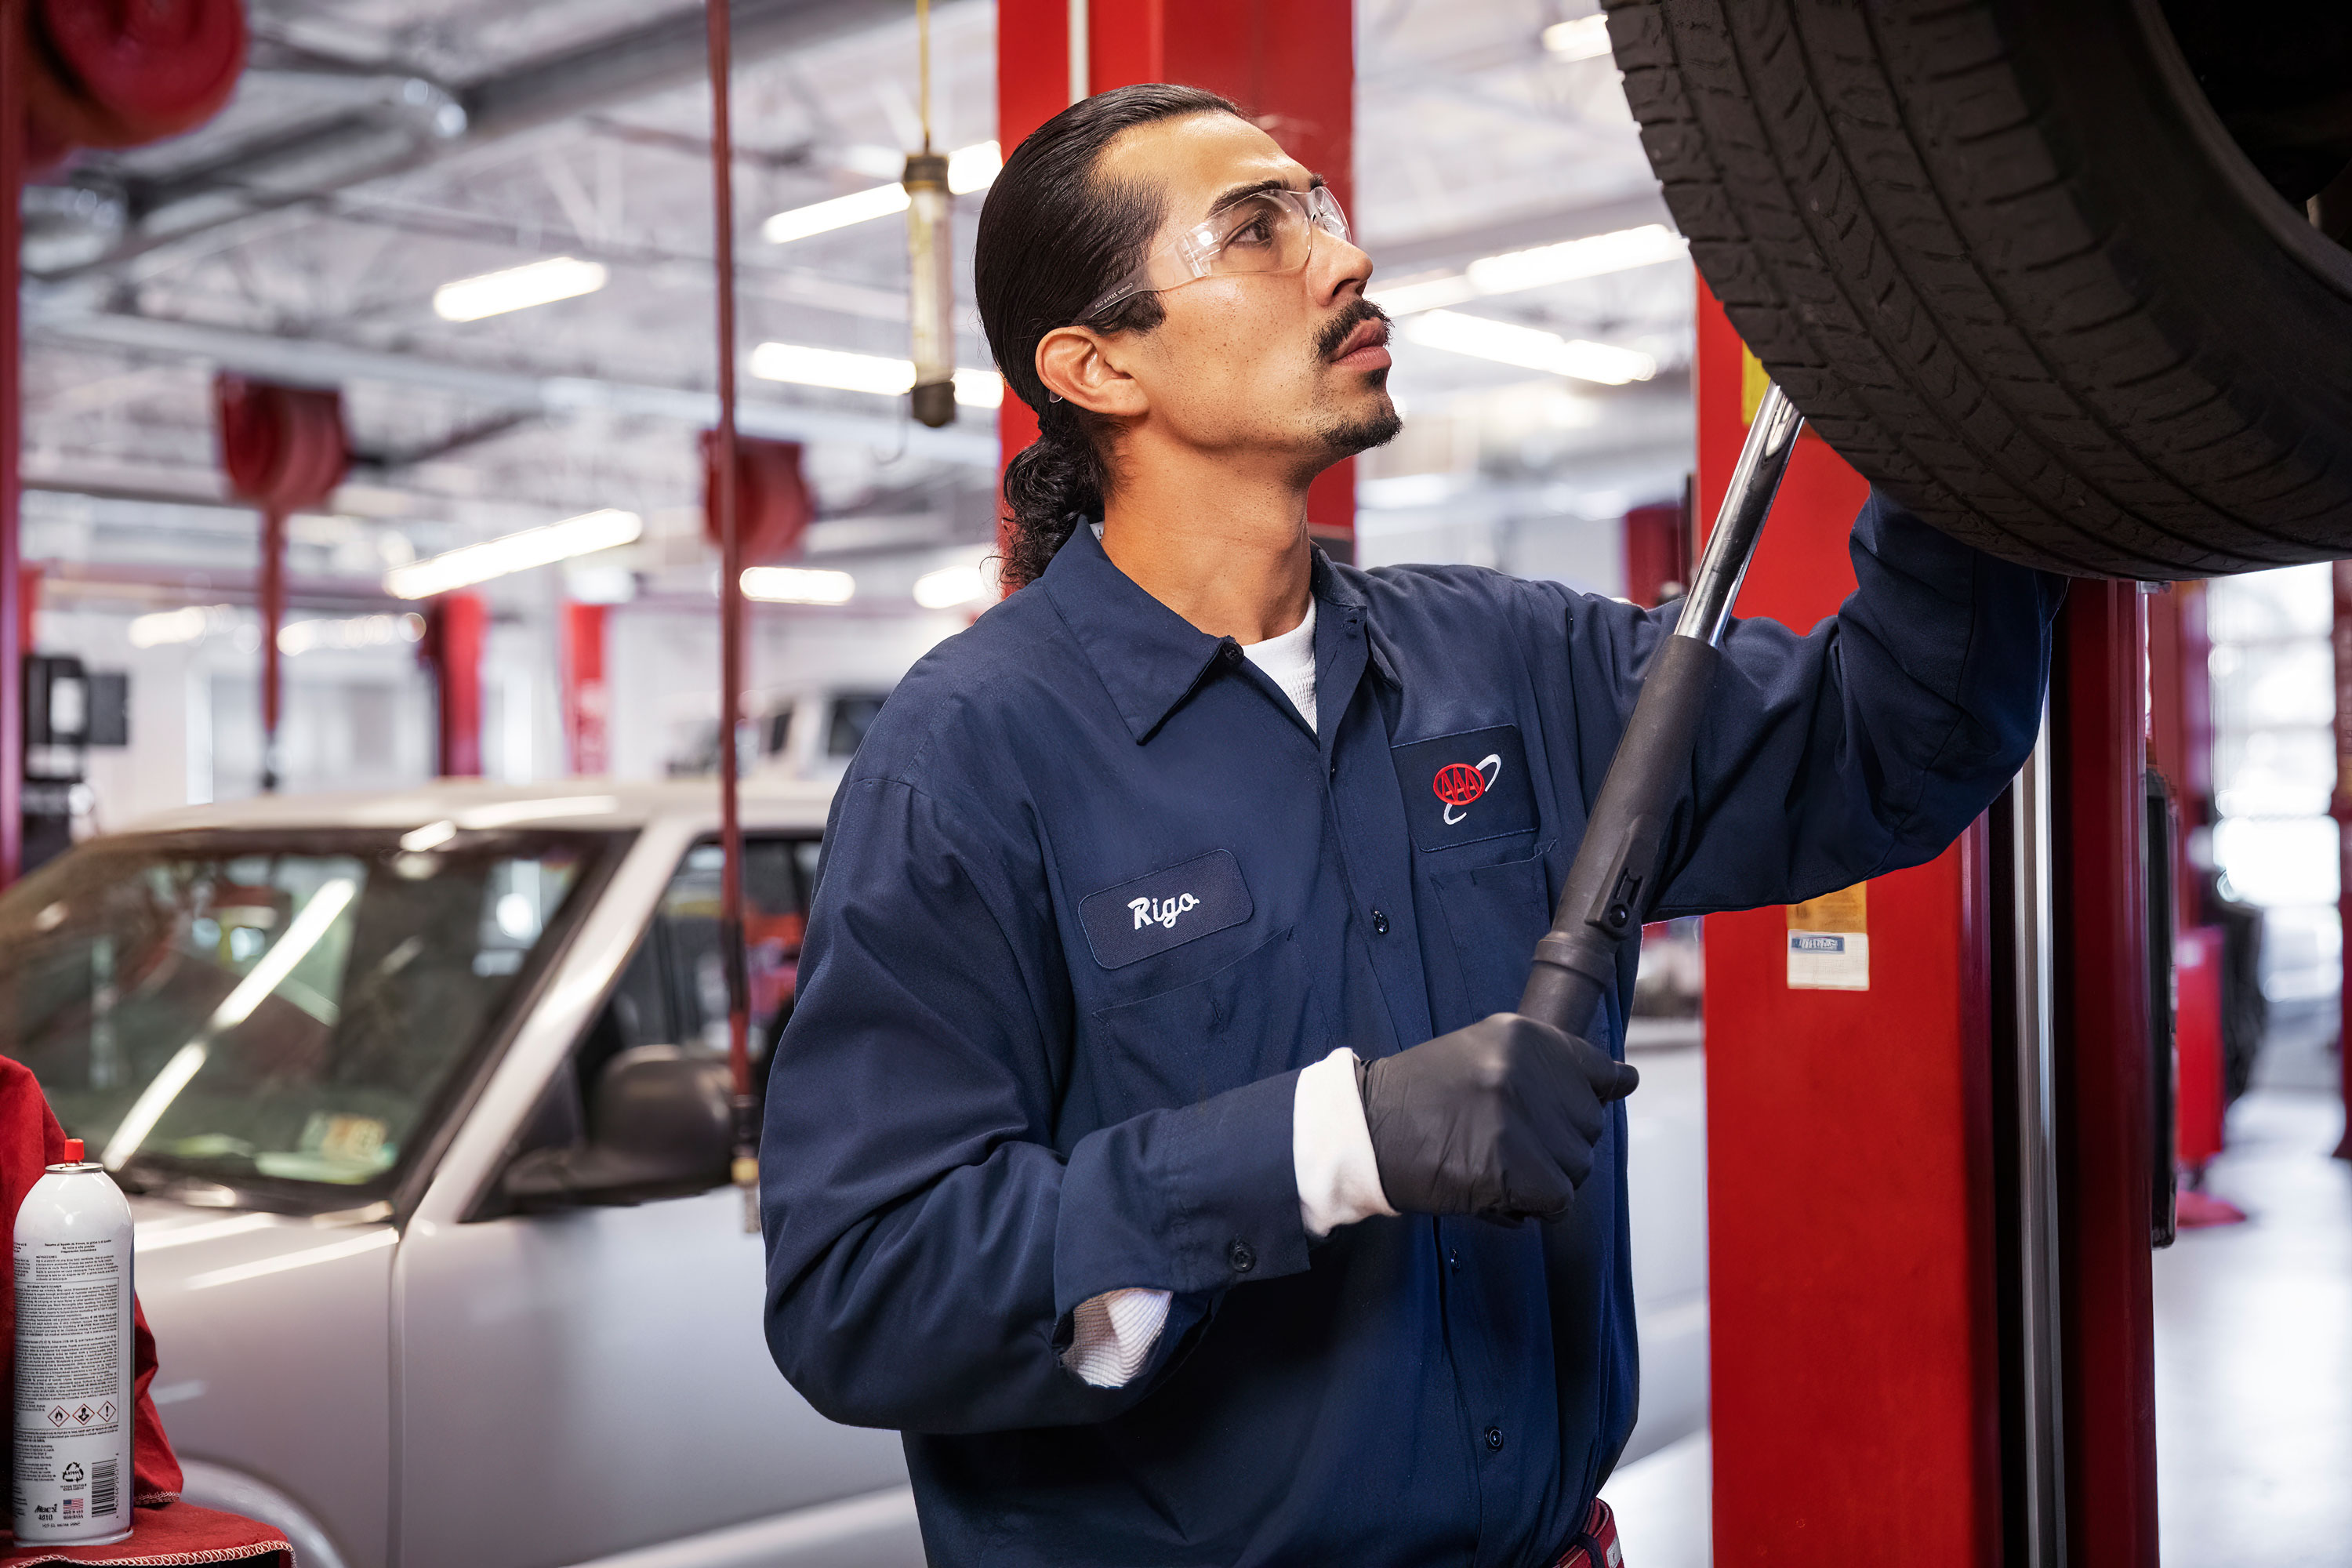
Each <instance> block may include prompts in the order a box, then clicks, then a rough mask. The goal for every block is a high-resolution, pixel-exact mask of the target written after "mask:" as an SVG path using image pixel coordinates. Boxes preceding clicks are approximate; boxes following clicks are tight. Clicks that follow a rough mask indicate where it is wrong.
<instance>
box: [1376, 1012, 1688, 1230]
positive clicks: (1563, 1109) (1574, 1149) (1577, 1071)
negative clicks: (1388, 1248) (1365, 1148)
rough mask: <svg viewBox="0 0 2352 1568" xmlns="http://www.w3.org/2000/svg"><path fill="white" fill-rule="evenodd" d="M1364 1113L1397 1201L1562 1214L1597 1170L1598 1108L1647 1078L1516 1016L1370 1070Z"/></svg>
mask: <svg viewBox="0 0 2352 1568" xmlns="http://www.w3.org/2000/svg"><path fill="white" fill-rule="evenodd" d="M1360 1081H1361V1084H1362V1087H1363V1091H1364V1121H1365V1124H1366V1125H1367V1126H1369V1127H1370V1129H1371V1133H1372V1155H1373V1157H1374V1158H1375V1159H1376V1160H1377V1161H1378V1162H1379V1163H1380V1169H1381V1191H1382V1192H1384V1193H1385V1194H1388V1200H1389V1206H1390V1207H1391V1208H1394V1209H1397V1210H1399V1211H1400V1212H1402V1213H1405V1214H1474V1215H1487V1216H1490V1217H1493V1218H1497V1219H1524V1218H1528V1217H1535V1218H1549V1217H1551V1216H1553V1215H1560V1214H1565V1213H1566V1212H1567V1211H1568V1205H1570V1203H1571V1202H1572V1201H1573V1200H1574V1199H1575V1196H1576V1189H1577V1188H1579V1187H1580V1186H1582V1185H1583V1184H1584V1178H1585V1177H1586V1176H1588V1175H1590V1174H1591V1172H1592V1146H1593V1145H1594V1144H1595V1143H1597V1142H1600V1139H1601V1117H1602V1112H1601V1107H1602V1106H1603V1105H1605V1104H1606V1103H1607V1102H1608V1101H1610V1100H1622V1099H1624V1098H1625V1096H1627V1095H1629V1094H1631V1093H1633V1088H1634V1086H1635V1085H1636V1084H1638V1083H1640V1082H1641V1081H1642V1075H1641V1074H1639V1073H1637V1072H1635V1071H1634V1070H1633V1068H1632V1067H1630V1066H1628V1065H1627V1064H1625V1063H1623V1062H1620V1061H1614V1060H1612V1059H1611V1058H1610V1057H1609V1056H1608V1054H1607V1053H1606V1052H1604V1051H1601V1050H1600V1049H1599V1048H1597V1047H1594V1046H1592V1045H1591V1044H1589V1043H1588V1042H1586V1041H1584V1040H1581V1039H1579V1038H1577V1037H1575V1036H1574V1035H1569V1034H1563V1033H1562V1032H1560V1031H1559V1030H1558V1029H1555V1028H1553V1027H1552V1026H1550V1025H1549V1024H1540V1023H1538V1022H1537V1021H1536V1020H1535V1019H1533V1018H1528V1017H1522V1016H1520V1015H1518V1014H1517V1013H1496V1014H1493V1015H1491V1016H1487V1017H1485V1018H1481V1019H1479V1020H1478V1021H1477V1022H1476V1023H1475V1024H1473V1025H1471V1026H1469V1027H1468V1028H1465V1029H1456V1030H1454V1032H1453V1033H1452V1034H1450V1035H1440V1036H1438V1037H1436V1038H1435V1039H1433V1040H1424V1041H1423V1042H1422V1043H1421V1044H1420V1045H1417V1046H1415V1047H1412V1049H1410V1050H1404V1051H1399V1052H1398V1053H1397V1054H1396V1055H1394V1056H1392V1057H1382V1058H1381V1059H1380V1060H1378V1061H1376V1062H1372V1063H1370V1064H1368V1065H1367V1066H1366V1067H1365V1068H1363V1069H1362V1075H1361V1079H1360Z"/></svg>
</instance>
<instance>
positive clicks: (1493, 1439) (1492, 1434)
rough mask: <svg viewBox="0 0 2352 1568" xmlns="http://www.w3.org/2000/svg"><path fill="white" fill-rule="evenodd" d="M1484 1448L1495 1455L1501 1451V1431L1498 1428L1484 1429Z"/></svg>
mask: <svg viewBox="0 0 2352 1568" xmlns="http://www.w3.org/2000/svg"><path fill="white" fill-rule="evenodd" d="M1486 1447H1487V1448H1488V1449H1490V1450H1491V1451H1493V1452H1495V1453H1497V1454H1499V1453H1501V1452H1502V1451H1503V1429H1502V1428H1501V1427H1500V1426H1489V1427H1487V1428H1486Z"/></svg>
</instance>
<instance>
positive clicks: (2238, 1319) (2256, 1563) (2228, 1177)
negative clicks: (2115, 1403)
mask: <svg viewBox="0 0 2352 1568" xmlns="http://www.w3.org/2000/svg"><path fill="white" fill-rule="evenodd" d="M2329 1011H2330V1012H2331V1013H2332V1011H2333V1008H2332V1005H2331V1007H2330V1009H2329ZM2333 1024H2334V1020H2333V1018H2332V1017H2325V1016H2322V1017H2317V1018H2313V1017H2310V1016H2305V1017H2303V1018H2296V1017H2292V1016H2288V1017H2282V1018H2281V1019H2280V1020H2279V1023H2278V1026H2276V1027H2274V1028H2273V1031H2272V1034H2271V1037H2270V1039H2269V1041H2268V1042H2267V1043H2266V1044H2265V1046H2264V1048H2263V1055H2262V1057H2261V1058H2259V1059H2258V1060H2257V1062H2256V1064H2255V1078H2254V1088H2253V1089H2252V1091H2251V1092H2249V1093H2248V1094H2247V1095H2246V1097H2245V1098H2244V1099H2242V1100H2240V1101H2239V1102H2238V1103H2237V1104H2236V1105H2235V1106H2233V1107H2232V1108H2231V1112H2230V1123H2229V1140H2230V1146H2229V1148H2228V1150H2227V1151H2226V1152H2223V1153H2222V1154H2221V1156H2220V1157H2219V1158H2217V1159H2216V1160H2215V1161H2214V1162H2213V1164H2212V1168H2211V1169H2210V1172H2209V1173H2207V1180H2206V1187H2207V1190H2208V1191H2210V1192H2211V1193H2212V1194H2214V1195H2216V1196H2217V1197H2222V1198H2227V1199H2228V1200H2229V1201H2231V1203H2234V1204H2236V1205H2238V1206H2239V1207H2240V1208H2242V1209H2244V1210H2245V1211H2246V1214H2247V1216H2248V1217H2247V1221H2246V1223H2245V1224H2243V1225H2236V1226H2218V1227H2215V1228H2212V1229H2207V1230H2191V1231H2183V1232H2182V1233H2181V1236H2180V1239H2179V1242H2177V1243H2176V1244H2174V1246H2173V1247H2171V1248H2170V1249H2169V1250H2168V1251H2165V1252H2159V1253H2158V1254H2157V1255H2156V1430H2157V1474H2158V1507H2159V1508H2160V1510H2161V1511H2162V1521H2161V1531H2162V1541H2163V1554H2164V1562H2165V1563H2166V1564H2167V1568H2190V1565H2191V1564H2200V1565H2201V1564H2205V1563H2232V1564H2242V1568H2341V1565H2344V1564H2352V1164H2347V1163H2345V1162H2343V1161H2341V1160H2335V1159H2331V1158H2329V1152H2330V1151H2331V1150H2333V1149H2334V1148H2335V1147H2336V1138H2337V1136H2338V1135H2339V1134H2340V1133H2341V1132H2342V1131H2343V1127H2344V1112H2343V1101H2342V1099H2341V1097H2340V1090H2339V1089H2338V1088H2337V1079H2336V1057H2335V1054H2334V1052H2333V1051H2332V1049H2330V1048H2329V1042H2330V1040H2331V1038H2332V1037H2333V1034H2334V1028H2333ZM1643 1568H1646V1565H1643Z"/></svg>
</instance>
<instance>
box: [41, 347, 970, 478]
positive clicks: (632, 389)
mask: <svg viewBox="0 0 2352 1568" xmlns="http://www.w3.org/2000/svg"><path fill="white" fill-rule="evenodd" d="M25 325H26V337H28V338H30V339H32V340H33V341H35V342H54V343H69V344H79V345H83V346H88V347H103V348H112V349H127V350H130V351H132V352H133V353H147V354H161V355H168V356H171V357H173V358H178V359H188V360H196V361H200V362H202V363H206V364H210V365H213V366H215V367H217V368H220V369H223V370H233V371H236V372H239V373H240V374H246V375H258V376H268V377H270V378H272V379H275V380H280V381H290V382H295V383H299V384H310V385H317V386H341V385H342V384H345V383H347V382H353V381H374V382H387V383H390V384H394V385H398V386H416V387H425V388H428V389H430V390H433V391H436V392H445V393H451V394H455V395H457V396H461V397H468V398H472V399H474V400H475V401H477V402H480V403H487V404H490V405H494V406H497V407H502V408H510V409H517V410H520V411H523V412H527V413H535V414H545V415H548V416H557V417H561V416H567V415H571V414H575V413H580V412H583V411H586V410H591V409H602V410H604V411H606V412H608V413H613V414H622V415H634V416H638V417H640V418H648V419H659V420H665V421H667V422H670V423H674V424H677V425H682V426H691V427H694V428H697V429H707V428H709V426H712V425H714V424H716V423H717V422H718V418H719V397H718V395H717V394H716V393H711V392H702V391H697V390H695V389H693V388H690V387H679V386H660V385H654V384H647V383H644V382H626V381H608V380H602V379H598V378H595V377H591V376H576V375H541V374H535V373H533V372H530V371H513V370H495V369H490V368H488V367H485V366H478V365H469V364H460V363H455V362H453V361H449V360H436V359H426V358H423V357H421V356H418V355H415V354H404V353H390V352H388V351H385V350H383V349H369V348H360V347H356V346H353V345H351V344H347V343H337V342H328V341H325V340H323V339H319V338H280V337H273V336H270V335H269V334H268V333H266V332H249V331H240V330H238V329H236V328H234V327H217V326H207V325H205V324H202V323H199V322H194V321H163V320H159V319H157V318H154V317H150V316H126V315H117V314H112V313H110V312H104V311H100V312H95V313H91V314H80V313H66V312H59V313H56V314H44V313H40V312H28V314H27V319H26V323H25ZM876 401H877V409H878V408H879V407H881V406H885V405H883V404H882V402H881V400H879V399H877V400H876ZM961 417H962V418H965V419H972V423H971V424H968V425H965V424H959V425H957V426H950V427H949V428H947V429H944V430H931V429H927V428H926V427H924V426H920V425H917V424H915V423H914V422H913V421H912V420H911V419H909V418H908V417H907V416H905V415H904V413H903V412H901V413H899V414H898V415H896V416H893V415H889V414H884V413H880V412H877V413H873V414H860V413H853V412H849V411H846V410H841V409H833V408H812V407H803V406H797V405H792V404H784V403H771V402H754V401H746V402H744V403H743V404H741V405H740V408H739V411H738V413H737V416H736V420H737V424H738V426H740V428H741V429H742V430H743V432H744V433H745V434H746V435H751V436H765V437H772V438H774V439H777V440H782V441H833V442H840V443H843V444H845V445H851V446H862V447H874V448H877V449H879V450H894V449H903V450H904V451H905V452H906V454H907V455H908V457H912V458H926V459H929V461H932V462H938V463H953V464H960V465H962V466H965V467H968V468H994V467H995V466H996V461H997V450H996V430H995V421H994V420H993V419H992V418H988V417H986V416H982V417H981V418H978V419H973V418H972V416H971V415H970V414H966V415H964V416H961Z"/></svg>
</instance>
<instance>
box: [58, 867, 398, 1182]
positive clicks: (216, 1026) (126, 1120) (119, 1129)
mask: <svg viewBox="0 0 2352 1568" xmlns="http://www.w3.org/2000/svg"><path fill="white" fill-rule="evenodd" d="M358 891H359V884H358V883H357V882H356V881H354V880H352V879H351V878H349V877H338V878H336V879H334V880H333V881H331V882H327V883H324V884H322V885H321V886H320V889H319V890H318V891H317V892H315V893H313V894H311V895H310V902H309V903H307V904H304V905H303V906H302V912H301V913H300V914H299V915H296V916H295V917H294V920H293V922H292V923H291V924H289V926H288V927H287V928H286V934H285V935H284V936H281V937H279V938H278V944H277V945H276V946H275V947H272V948H271V949H270V950H269V951H268V952H265V953H263V954H262V955H261V962H260V963H257V964H255V965H254V966H253V967H252V968H251V969H250V970H248V971H247V973H246V976H245V978H244V979H242V980H240V981H238V982H237V983H236V989H234V990H232V991H231V992H230V993H229V994H227V995H226V996H225V997H223V998H222V999H221V1004H220V1005H219V1006H217V1007H215V1008H214V1009H213V1016H211V1017H210V1018H208V1019H206V1020H205V1026H204V1028H203V1029H202V1031H200V1032H199V1033H198V1034H197V1036H196V1037H195V1038H194V1039H193V1040H190V1041H189V1042H188V1043H187V1044H186V1045H184V1046H182V1047H180V1048H179V1049H178V1050H176V1051H174V1052H173V1053H172V1059H171V1060H170V1061H167V1062H165V1063H164V1064H163V1071H161V1072H159V1073H157V1074H156V1075H155V1076H154V1078H153V1079H151V1080H150V1081H149V1083H148V1085H147V1087H146V1088H145V1089H142V1090H141V1091H140V1095H139V1098H138V1099H137V1100H133V1101H131V1109H130V1110H127V1111H125V1112H124V1113H123V1116H122V1120H121V1121H120V1122H118V1123H117V1124H116V1125H115V1129H114V1136H113V1137H111V1138H109V1139H108V1140H107V1141H106V1151H105V1152H103V1153H101V1154H100V1156H99V1162H100V1163H101V1164H103V1165H104V1166H105V1167H106V1168H107V1169H108V1170H110V1171H115V1170H120V1169H121V1168H122V1163H123V1162H124V1161H125V1160H128V1159H129V1158H131V1155H133V1154H135V1153H137V1152H139V1145H140V1144H142V1143H143V1142H146V1141H147V1134H149V1133H150V1132H152V1131H155V1123H157V1122H158V1121H162V1120H163V1113H164V1112H165V1111H167V1110H171V1109H172V1102H173V1100H177V1099H179V1098H180V1091H181V1090H182V1089H186V1088H187V1087H188V1083H189V1081H190V1080H191V1079H194V1077H195V1076H196V1074H197V1072H198V1071H200V1070H201V1069H202V1068H203V1067H204V1065H205V1058H206V1057H207V1056H209V1055H211V1054H212V1042H213V1041H215V1039H218V1038H219V1037H221V1036H223V1035H225V1034H226V1033H227V1032H228V1031H229V1030H231V1029H234V1028H236V1026H238V1025H239V1024H242V1023H244V1022H245V1021H246V1019H247V1018H249V1017H251V1016H253V1010H254V1009H255V1008H256V1007H258V1006H260V1005H261V999H262V998H263V997H265V996H267V995H268V994H270V993H271V992H273V991H275V990H277V989H278V986H280V985H282V984H285V982H286V977H287V976H288V975H289V974H291V973H294V966H295V965H296V964H298V963H301V962H302V960H303V958H304V957H305V956H307V955H308V954H309V952H310V950H311V949H312V948H314V947H316V946H318V945H319V939H320V937H322V936H325V935H326V934H327V928H328V927H330V926H331V925H333V924H334V922H335V917H336V916H337V915H340V914H341V913H342V912H343V910H344V907H345V906H347V905H348V904H350V902H351V901H352V895H353V894H354V893H356V892H358Z"/></svg>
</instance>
